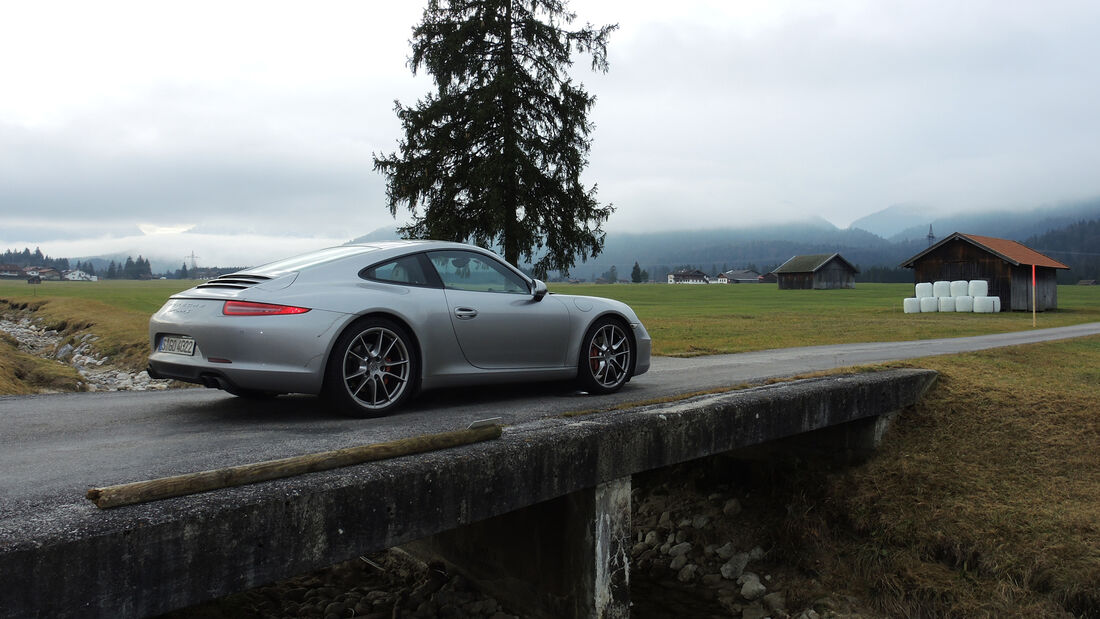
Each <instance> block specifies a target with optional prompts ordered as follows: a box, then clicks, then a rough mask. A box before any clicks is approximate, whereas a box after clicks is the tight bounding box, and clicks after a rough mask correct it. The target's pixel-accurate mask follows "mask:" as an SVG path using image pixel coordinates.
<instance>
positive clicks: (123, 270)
mask: <svg viewBox="0 0 1100 619" xmlns="http://www.w3.org/2000/svg"><path fill="white" fill-rule="evenodd" d="M103 277H104V279H153V269H152V267H151V266H150V265H149V260H148V258H143V257H141V256H138V257H137V260H134V259H133V257H131V256H126V262H123V263H121V264H119V263H117V262H115V261H114V260H112V261H111V262H110V263H108V264H107V272H106V273H105V274H104V276H103Z"/></svg>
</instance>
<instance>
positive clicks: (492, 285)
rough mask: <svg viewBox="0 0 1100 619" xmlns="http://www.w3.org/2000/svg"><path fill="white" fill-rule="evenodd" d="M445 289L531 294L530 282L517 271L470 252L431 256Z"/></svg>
mask: <svg viewBox="0 0 1100 619" xmlns="http://www.w3.org/2000/svg"><path fill="white" fill-rule="evenodd" d="M428 258H429V259H430V260H431V263H432V266H434V267H435V270H436V271H437V272H438V273H439V278H440V279H441V280H443V287H444V288H450V289H452V290H469V291H472V292H498V293H505V294H530V292H531V291H530V289H529V288H528V287H527V282H526V281H524V280H523V278H521V277H520V276H519V275H516V273H515V272H514V271H512V270H511V269H509V268H507V267H505V266H504V265H503V264H500V263H499V262H497V261H496V260H493V259H492V258H490V257H488V256H483V255H481V254H476V253H473V252H468V251H436V252H430V253H428Z"/></svg>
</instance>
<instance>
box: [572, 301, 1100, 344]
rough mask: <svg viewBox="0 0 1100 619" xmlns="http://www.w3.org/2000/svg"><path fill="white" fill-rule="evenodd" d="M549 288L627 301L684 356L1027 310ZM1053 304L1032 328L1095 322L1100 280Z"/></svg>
mask: <svg viewBox="0 0 1100 619" xmlns="http://www.w3.org/2000/svg"><path fill="white" fill-rule="evenodd" d="M552 290H553V291H554V292H562V293H569V294H586V295H593V296H601V297H609V298H612V299H618V300H620V301H623V302H624V303H626V304H628V305H630V306H631V307H632V308H634V311H636V312H637V313H638V317H639V318H641V319H642V322H643V323H644V324H645V326H646V329H648V330H649V333H650V335H651V336H652V337H653V352H654V354H658V355H673V356H692V355H709V354H717V353H735V352H746V351H751V350H764V349H768V348H787V347H791V346H814V345H819V344H843V343H848V342H888V341H905V340H919V339H930V338H941V337H962V336H968V335H983V334H987V333H1005V332H1009V331H1023V330H1026V329H1030V328H1032V327H1031V314H1027V313H1022V312H1002V313H1000V314H996V315H994V314H939V313H933V314H905V313H903V312H902V309H901V305H902V301H901V300H902V299H903V298H904V297H907V296H913V286H911V285H909V284H857V285H856V288H855V289H854V290H779V289H778V288H777V287H776V286H774V285H753V284H742V285H726V286H717V285H715V286H687V285H679V286H670V285H668V284H643V285H622V284H619V285H606V286H597V285H583V284H582V285H560V284H559V285H555V286H553V287H552ZM1058 301H1059V307H1060V309H1058V310H1056V311H1051V312H1044V313H1042V314H1040V315H1039V317H1038V325H1039V326H1040V327H1061V326H1066V325H1071V324H1080V323H1085V322H1095V321H1100V286H1059V287H1058Z"/></svg>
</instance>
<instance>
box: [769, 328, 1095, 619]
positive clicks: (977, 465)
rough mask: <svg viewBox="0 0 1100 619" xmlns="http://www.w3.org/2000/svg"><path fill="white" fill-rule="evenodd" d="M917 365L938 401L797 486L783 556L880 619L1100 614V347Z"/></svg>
mask: <svg viewBox="0 0 1100 619" xmlns="http://www.w3.org/2000/svg"><path fill="white" fill-rule="evenodd" d="M891 365H893V366H895V367H898V366H902V365H903V364H891ZM919 365H920V367H930V368H932V369H936V370H939V371H940V372H941V380H940V381H939V383H938V384H937V386H936V388H934V389H933V390H932V391H931V392H930V393H929V394H928V395H927V396H926V398H925V399H924V401H923V402H922V403H921V404H920V405H919V406H917V407H915V409H914V410H912V411H908V412H907V413H906V414H905V415H904V416H903V417H902V418H901V420H900V422H898V423H897V424H896V427H895V429H894V430H893V431H892V433H891V434H890V435H888V438H887V440H886V442H885V444H884V446H883V448H882V450H881V451H880V452H879V453H878V454H877V455H876V456H875V457H874V458H873V459H872V460H871V461H870V462H868V463H867V464H866V465H864V466H861V467H859V468H856V469H853V470H849V471H847V472H844V473H841V474H839V475H838V476H835V477H833V478H831V479H830V480H829V481H828V483H825V484H821V485H818V484H820V481H821V480H814V481H813V482H812V483H809V484H807V485H806V487H805V488H804V495H803V497H802V501H801V504H800V505H798V506H795V507H793V508H792V513H799V514H807V513H808V514H812V516H811V517H807V518H799V519H792V521H791V523H790V525H791V530H792V532H793V533H794V538H793V540H792V542H791V543H792V546H791V548H799V549H800V551H801V550H804V549H805V548H807V547H811V548H813V549H814V550H815V552H813V553H812V559H811V558H810V557H809V556H804V557H803V560H804V565H805V567H807V568H810V569H813V570H814V571H818V572H820V573H821V574H822V575H823V578H827V579H832V581H833V583H832V584H834V585H835V586H844V585H845V584H847V585H849V586H851V585H852V583H855V587H856V588H858V589H862V591H861V592H862V593H863V594H865V595H868V596H870V597H871V598H873V599H875V600H876V602H877V603H878V605H879V606H880V607H881V608H882V609H883V610H884V611H886V612H888V613H889V614H890V615H891V616H960V617H971V616H1029V617H1039V616H1051V617H1053V616H1064V613H1065V612H1066V611H1068V612H1070V613H1072V614H1074V615H1077V616H1100V338H1086V339H1081V340H1074V341H1068V342H1060V343H1053V344H1040V345H1032V346H1021V347H1015V348H1007V349H1000V350H995V351H987V352H981V353H973V354H965V355H956V356H952V357H938V358H934V359H925V360H922V361H921V362H920V364H919ZM815 487H816V488H826V490H825V491H823V492H819V491H816V490H815ZM815 561H817V562H820V563H818V564H814V562H815Z"/></svg>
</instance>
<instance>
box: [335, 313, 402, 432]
mask: <svg viewBox="0 0 1100 619" xmlns="http://www.w3.org/2000/svg"><path fill="white" fill-rule="evenodd" d="M418 371H419V360H418V357H417V352H416V347H415V346H414V345H413V339H412V337H411V336H410V335H409V334H408V331H406V330H405V328H404V327H402V326H401V325H399V324H397V323H396V322H394V321H392V320H388V319H386V318H380V317H378V318H364V319H362V320H360V321H358V322H356V323H355V324H353V325H352V326H351V327H349V328H348V329H347V330H346V331H344V333H343V334H341V335H340V337H339V338H338V339H337V340H336V345H335V346H333V349H332V355H331V357H329V363H328V367H327V368H326V369H325V390H324V393H325V396H326V397H327V398H328V399H329V400H330V401H331V402H332V403H333V404H335V405H336V406H337V407H338V408H339V409H340V411H341V412H343V413H344V414H347V415H351V416H353V417H380V416H382V415H386V414H388V413H389V412H390V411H392V410H394V409H395V408H397V407H399V406H400V405H401V404H403V403H404V402H405V401H406V400H408V399H409V398H410V397H411V396H412V394H413V390H414V389H415V382H416V376H417V372H418Z"/></svg>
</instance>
